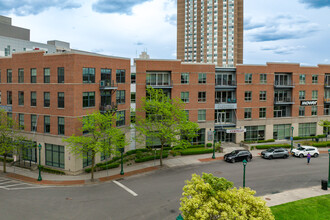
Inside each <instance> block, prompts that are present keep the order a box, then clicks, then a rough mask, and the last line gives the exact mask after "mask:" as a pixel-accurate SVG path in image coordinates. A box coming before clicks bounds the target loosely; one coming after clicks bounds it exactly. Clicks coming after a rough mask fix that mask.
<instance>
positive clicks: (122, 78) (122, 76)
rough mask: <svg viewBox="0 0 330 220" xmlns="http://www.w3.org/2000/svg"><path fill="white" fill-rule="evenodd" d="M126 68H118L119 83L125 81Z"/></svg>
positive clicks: (117, 78) (117, 79)
mask: <svg viewBox="0 0 330 220" xmlns="http://www.w3.org/2000/svg"><path fill="white" fill-rule="evenodd" d="M125 74H126V71H125V70H116V82H117V83H125Z"/></svg>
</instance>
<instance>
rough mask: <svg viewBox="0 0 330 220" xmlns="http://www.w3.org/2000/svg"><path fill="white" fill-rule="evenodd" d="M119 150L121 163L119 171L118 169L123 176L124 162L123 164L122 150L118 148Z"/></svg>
mask: <svg viewBox="0 0 330 220" xmlns="http://www.w3.org/2000/svg"><path fill="white" fill-rule="evenodd" d="M119 150H120V154H121V161H120V164H121V169H120V175H124V162H123V154H124V150H125V149H124V148H123V147H122V148H119Z"/></svg>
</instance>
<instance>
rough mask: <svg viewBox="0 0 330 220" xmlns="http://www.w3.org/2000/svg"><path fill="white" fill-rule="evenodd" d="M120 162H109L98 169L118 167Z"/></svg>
mask: <svg viewBox="0 0 330 220" xmlns="http://www.w3.org/2000/svg"><path fill="white" fill-rule="evenodd" d="M119 165H120V163H111V164H107V165H104V166H101V167H100V170H108V169H113V168H117V167H119Z"/></svg>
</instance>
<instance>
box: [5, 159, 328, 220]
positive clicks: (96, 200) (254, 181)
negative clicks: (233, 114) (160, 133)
mask: <svg viewBox="0 0 330 220" xmlns="http://www.w3.org/2000/svg"><path fill="white" fill-rule="evenodd" d="M328 164H329V160H328V156H327V155H321V156H320V157H319V158H312V159H311V164H310V165H306V158H303V159H300V158H291V157H290V158H288V159H276V160H275V159H273V160H264V159H262V158H254V159H253V160H252V161H251V162H250V163H248V164H247V167H246V186H247V187H250V188H252V189H254V190H256V191H257V195H258V196H261V195H265V194H269V193H278V192H281V191H285V190H290V189H295V188H303V187H309V186H316V185H320V186H321V183H320V182H321V179H327V177H328V176H327V175H328ZM203 172H206V173H213V174H214V175H216V176H219V177H225V178H226V179H228V180H230V181H233V182H234V185H235V186H236V187H240V186H242V176H243V165H242V163H241V162H239V163H235V164H230V163H226V162H224V161H216V162H209V163H203V164H198V165H193V166H183V167H174V168H164V169H161V170H157V171H154V172H151V173H146V174H142V175H138V176H132V177H128V178H125V179H122V180H118V182H119V183H121V184H123V185H124V186H126V187H128V188H129V189H131V190H132V191H134V192H135V193H136V194H137V196H133V195H132V194H131V193H129V192H128V191H126V190H125V189H123V188H121V187H120V186H118V185H117V184H115V183H114V182H107V183H102V184H97V185H86V186H79V187H78V186H76V187H51V188H26V189H17V190H5V189H1V188H0V219H9V220H10V219H27V220H28V219H47V220H48V219H93V220H97V219H111V220H112V219H114V220H117V219H118V220H124V219H133V220H140V219H141V220H149V219H150V220H162V219H175V217H176V216H177V215H178V214H179V210H178V208H179V207H180V197H181V194H182V188H183V186H184V184H185V180H188V179H190V178H191V175H192V174H193V173H197V174H202V173H203Z"/></svg>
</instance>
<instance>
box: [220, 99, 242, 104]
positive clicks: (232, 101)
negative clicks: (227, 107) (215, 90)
mask: <svg viewBox="0 0 330 220" xmlns="http://www.w3.org/2000/svg"><path fill="white" fill-rule="evenodd" d="M221 103H226V104H235V103H237V100H236V99H227V100H225V101H223V100H222V99H219V98H216V99H215V104H221Z"/></svg>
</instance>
